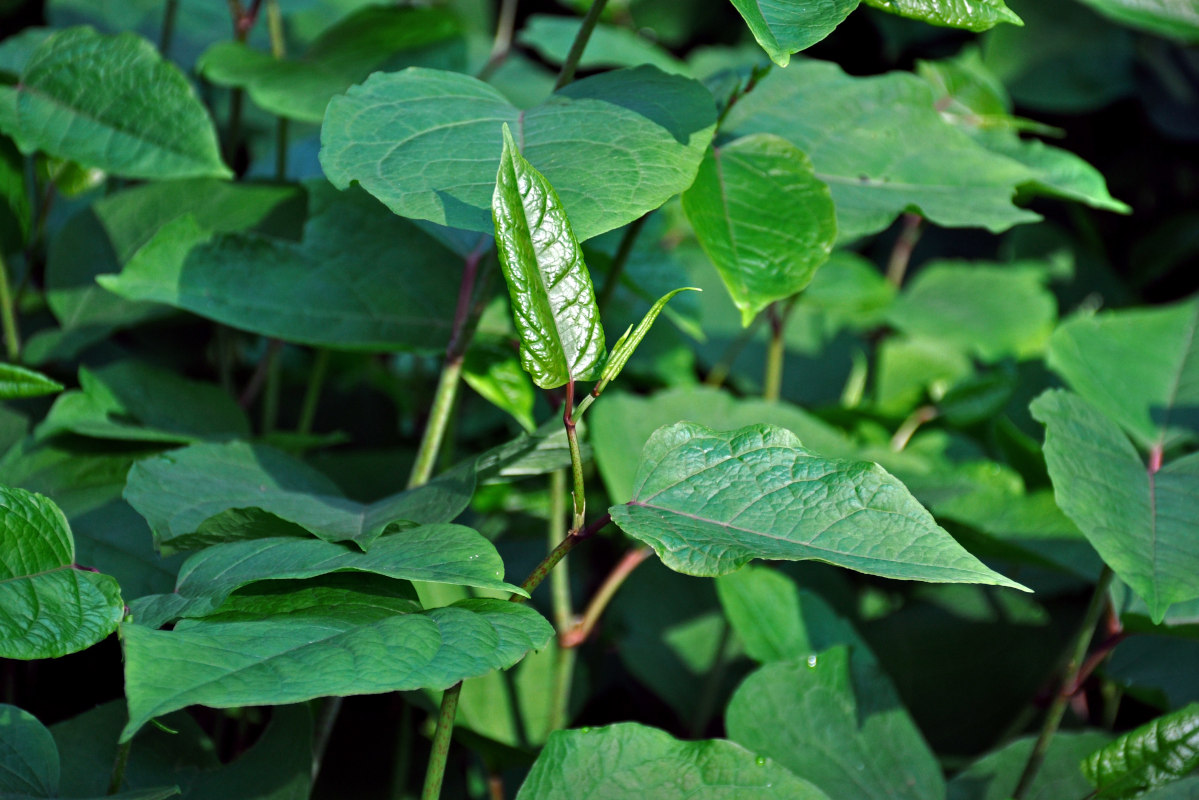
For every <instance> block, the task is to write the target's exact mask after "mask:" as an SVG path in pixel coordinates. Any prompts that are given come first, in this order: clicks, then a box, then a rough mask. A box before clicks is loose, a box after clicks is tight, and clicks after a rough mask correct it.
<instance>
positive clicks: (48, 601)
mask: <svg viewBox="0 0 1199 800" xmlns="http://www.w3.org/2000/svg"><path fill="white" fill-rule="evenodd" d="M124 610H125V604H124V603H123V602H122V600H121V590H120V587H119V586H117V582H116V581H115V580H113V579H112V578H111V577H109V576H108V575H102V574H100V573H98V572H89V571H86V570H83V569H80V568H79V566H78V565H77V564H75V543H74V541H73V540H72V538H71V530H70V527H69V526H68V525H67V519H66V517H65V516H63V513H62V511H60V510H59V508H58V506H56V505H54V503H53V502H51V501H50V500H49V499H48V498H45V497H43V496H41V495H39V494H34V493H32V492H27V491H25V490H24V489H13V488H10V487H5V486H0V657H3V658H17V659H35V658H57V657H59V656H64V655H67V654H68V653H74V652H77V651H79V650H83V649H85V648H88V647H91V646H92V645H93V644H95V643H96V642H99V641H100V640H101V639H104V638H105V637H107V636H108V634H110V633H112V632H113V631H114V630H116V628H117V624H118V623H119V622H120V621H121V617H122V616H123V614H124Z"/></svg>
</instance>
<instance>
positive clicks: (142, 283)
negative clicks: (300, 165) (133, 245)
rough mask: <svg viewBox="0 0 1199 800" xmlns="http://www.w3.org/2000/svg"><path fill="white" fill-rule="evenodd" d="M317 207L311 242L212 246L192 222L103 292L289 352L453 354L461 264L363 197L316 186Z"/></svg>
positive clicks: (235, 241)
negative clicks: (317, 348)
mask: <svg viewBox="0 0 1199 800" xmlns="http://www.w3.org/2000/svg"><path fill="white" fill-rule="evenodd" d="M309 197H310V199H309V203H310V205H309V208H310V215H309V218H308V222H307V224H306V225H305V227H304V240H303V242H299V243H297V242H291V241H287V240H283V239H276V238H272V237H266V236H259V235H255V234H213V233H212V232H211V231H207V230H204V229H203V228H202V227H201V226H200V225H198V224H197V223H196V222H195V221H194V220H193V219H192V218H191V217H190V216H185V217H182V218H179V219H177V220H175V221H174V222H172V223H171V224H169V225H167V226H165V227H164V228H163V229H162V230H160V231H159V233H158V235H157V236H156V237H155V238H154V240H153V241H152V242H151V243H150V244H148V245H146V246H145V247H143V248H142V250H141V251H140V252H139V253H138V256H137V257H136V258H134V259H133V260H132V261H131V262H130V263H129V264H128V265H127V266H126V267H125V269H124V270H123V271H122V272H121V274H120V275H104V276H101V277H100V278H99V279H98V282H99V283H100V285H102V286H103V287H104V288H106V289H109V290H110V291H113V292H116V293H117V294H119V295H121V296H122V297H125V298H128V299H130V300H151V301H154V302H158V303H166V304H167V305H172V306H175V307H176V308H182V309H184V310H186V311H191V312H192V313H194V314H199V315H201V316H204V317H207V318H209V319H214V320H217V321H218V322H223V323H225V324H227V325H231V326H233V327H235V328H240V329H243V330H248V331H253V332H255V333H261V334H263V335H264V336H274V337H277V338H280V339H284V340H287V341H292V342H302V343H305V344H313V345H323V346H328V347H335V348H342V349H353V350H397V349H401V350H420V351H428V352H438V351H441V350H442V349H444V348H445V344H446V341H447V340H448V339H449V331H450V325H451V322H452V320H453V315H454V298H455V297H456V296H457V289H458V283H459V280H460V274H461V273H460V272H459V270H458V269H455V268H454V265H456V264H457V263H460V261H459V259H458V258H457V257H455V256H454V255H453V254H452V253H450V251H448V250H446V249H445V248H444V247H442V246H441V245H440V244H439V243H438V242H437V241H436V240H435V239H434V238H433V237H431V236H429V235H428V234H426V233H424V232H423V231H421V230H420V229H418V228H417V227H416V226H415V225H413V224H412V223H410V222H408V221H406V220H402V219H397V218H396V217H395V215H393V214H390V213H388V211H387V209H385V208H383V207H382V206H380V205H379V204H378V203H376V202H375V201H374V200H372V199H371V198H370V197H368V196H366V195H365V194H364V193H362V192H359V191H353V192H345V193H340V192H335V191H333V189H332V188H330V187H329V186H328V185H327V184H324V183H318V184H314V185H312V186H311V188H310V193H309ZM397 253H399V254H400V255H399V257H397Z"/></svg>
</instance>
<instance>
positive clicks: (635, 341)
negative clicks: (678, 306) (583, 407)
mask: <svg viewBox="0 0 1199 800" xmlns="http://www.w3.org/2000/svg"><path fill="white" fill-rule="evenodd" d="M689 291H690V292H699V291H702V290H701V289H697V288H695V287H694V286H684V287H683V288H681V289H675V290H674V291H671V292H668V293H666V294H664V295H662V296H661V297H659V298H658V301H657V302H656V303H654V304H653V305H652V306H650V309H649V311H647V312H645V316H644V317H642V318H641V321H640V322H638V323H637V327H636V328H634V327H633V326H631V325H630V326H629V329H628V330H626V331H625V332H624V333H623V334H622V335H621V337H620V338H619V339H617V340H616V345H615V346H614V347H613V348H612V355H610V356H609V357H608V362H607V363H606V364H604V369H603V371H602V372H601V373H600V380H599V383H598V384H596V387H595V390H594V391H595V394H597V395H598V394H599V393H600V392H602V391H603V390H604V389H605V388H607V386H608V384H609V383H611V382H612V381H614V380H616V377H617V376H618V375H620V372H621V370H623V369H624V367H625V364H627V363H629V359H630V358H632V357H633V353H634V352H635V351H636V350H637V345H639V344H641V340H642V339H644V338H645V335H646V334H647V333H649V329H650V328H651V327H652V326H653V324H654V321H655V320H656V319H658V315H659V314H661V313H662V310H663V309H664V308H666V304H667V303H669V302H670V299H671V298H672V297H674V296H675V295H676V294H678V293H679V292H689Z"/></svg>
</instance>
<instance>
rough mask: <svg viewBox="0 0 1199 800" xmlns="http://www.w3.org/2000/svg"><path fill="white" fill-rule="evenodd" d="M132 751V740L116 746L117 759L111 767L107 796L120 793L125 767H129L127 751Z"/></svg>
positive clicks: (123, 781)
mask: <svg viewBox="0 0 1199 800" xmlns="http://www.w3.org/2000/svg"><path fill="white" fill-rule="evenodd" d="M132 749H133V740H132V739H130V740H129V741H127V742H121V743H120V744H119V745H117V757H116V761H114V762H113V765H112V777H110V778H109V779H108V792H107V794H116V793H117V792H119V791H121V786H122V785H123V784H124V783H125V767H126V766H128V765H129V751H130V750H132Z"/></svg>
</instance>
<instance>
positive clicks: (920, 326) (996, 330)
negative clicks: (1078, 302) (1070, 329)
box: [886, 261, 1057, 361]
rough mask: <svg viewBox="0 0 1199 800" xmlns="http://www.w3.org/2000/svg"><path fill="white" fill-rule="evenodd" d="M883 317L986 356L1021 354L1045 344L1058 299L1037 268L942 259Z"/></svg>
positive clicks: (903, 328)
mask: <svg viewBox="0 0 1199 800" xmlns="http://www.w3.org/2000/svg"><path fill="white" fill-rule="evenodd" d="M886 318H887V321H888V322H890V323H891V324H892V325H894V326H895V327H896V328H898V329H899V330H901V331H903V332H904V333H906V334H908V335H909V336H912V337H916V338H923V339H926V340H929V341H935V342H938V343H941V344H942V345H952V346H955V347H956V348H959V349H961V350H962V351H964V352H967V353H970V354H971V355H975V356H977V357H979V358H981V359H983V360H984V361H997V360H999V359H1002V358H1005V357H1014V358H1017V359H1020V358H1028V357H1030V356H1035V355H1037V354H1039V353H1040V352H1042V350H1043V349H1044V347H1045V345H1046V343H1047V342H1048V340H1049V334H1050V333H1051V332H1052V331H1053V324H1054V322H1055V321H1056V319H1057V301H1056V300H1055V299H1054V297H1053V294H1052V293H1051V292H1050V291H1049V290H1048V289H1047V288H1045V276H1044V273H1043V272H1042V271H1040V270H1038V269H1036V268H1035V267H1029V268H1022V267H1021V266H1020V265H1017V264H1003V265H999V264H995V265H991V264H969V263H966V262H955V261H942V262H937V263H935V264H931V265H929V266H927V267H924V268H923V269H921V270H920V272H919V273H918V274H917V275H916V276H915V277H914V278H913V279H912V281H911V282H910V283H909V284H908V285H907V287H905V288H904V290H903V292H901V293H900V295H899V296H898V297H896V298H895V301H894V302H893V303H892V304H891V306H890V308H888V309H887V312H886Z"/></svg>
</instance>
